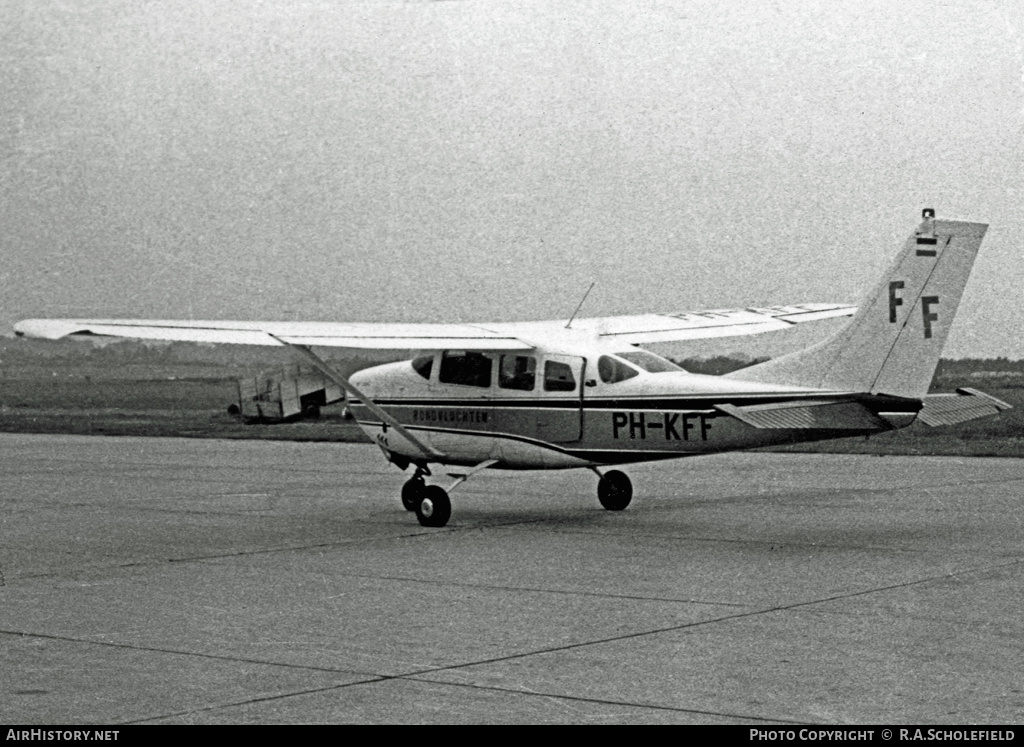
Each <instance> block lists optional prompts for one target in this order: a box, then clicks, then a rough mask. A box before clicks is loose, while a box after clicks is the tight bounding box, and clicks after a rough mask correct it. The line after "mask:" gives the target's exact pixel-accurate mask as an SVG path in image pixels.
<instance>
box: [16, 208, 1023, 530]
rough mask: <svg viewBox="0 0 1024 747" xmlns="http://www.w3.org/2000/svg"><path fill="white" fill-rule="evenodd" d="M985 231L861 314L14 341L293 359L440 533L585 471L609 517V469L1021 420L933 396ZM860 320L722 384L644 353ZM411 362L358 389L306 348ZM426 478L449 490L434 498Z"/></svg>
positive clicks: (901, 277)
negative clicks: (552, 479)
mask: <svg viewBox="0 0 1024 747" xmlns="http://www.w3.org/2000/svg"><path fill="white" fill-rule="evenodd" d="M986 229H987V225H985V224H982V223H969V222H964V221H951V220H937V219H936V218H935V214H934V211H932V210H925V211H924V214H923V221H922V223H921V224H920V226H919V227H918V229H917V231H916V232H915V233H914V234H913V235H912V236H911V237H910V238H909V239H908V241H907V242H906V245H905V246H904V247H903V250H902V251H901V252H900V253H899V255H898V256H897V258H896V260H895V262H894V263H893V265H892V266H891V267H890V268H889V269H888V270H887V271H886V273H885V274H884V275H883V276H882V278H881V280H880V282H879V283H878V285H877V286H875V288H874V290H872V291H871V292H870V293H869V294H868V295H867V297H866V299H865V300H864V302H863V303H862V304H861V305H860V307H859V308H855V307H851V306H843V305H837V304H801V305H797V306H777V307H771V308H749V309H739V310H728V311H709V312H696V313H679V314H665V315H661V314H649V315H642V316H620V317H605V318H591V319H579V320H574V319H570V320H569V322H568V323H565V322H562V321H547V322H512V323H496V324H377V323H352V324H333V323H323V322H308V323H302V322H228V321H216V322H203V321H159V320H114V319H31V320H26V321H23V322H20V323H18V324H17V325H16V326H15V331H16V332H17V334H19V335H25V336H28V337H39V338H47V339H57V338H61V337H64V336H67V335H109V336H116V337H132V338H143V339H155V340H181V341H194V342H219V343H234V344H246V345H287V346H290V347H291V348H292V349H293V350H294V351H295V352H296V353H297V354H299V355H300V356H302V357H304V358H305V359H307V360H309V361H310V362H312V363H313V365H314V366H316V367H317V368H319V369H320V370H321V371H322V372H323V373H324V375H325V376H327V377H328V378H329V379H331V380H333V381H334V382H335V383H337V384H338V385H339V386H341V387H342V388H343V389H344V390H345V391H346V392H347V394H348V399H349V408H350V410H351V412H352V414H353V415H354V416H355V418H356V420H357V422H358V423H359V425H360V427H361V428H362V429H363V430H364V431H365V432H366V434H367V435H368V436H369V437H370V438H371V439H372V440H373V441H374V442H375V443H376V444H377V445H378V446H379V447H380V449H381V450H382V451H383V452H384V455H385V457H386V458H387V459H388V460H389V461H390V462H392V463H393V464H395V465H396V466H397V467H398V468H399V469H402V470H406V469H408V468H409V467H410V466H412V467H414V472H413V474H412V476H411V478H410V479H409V480H408V481H407V482H406V483H405V484H404V486H403V487H402V503H403V505H404V506H405V508H406V509H407V510H409V511H415V513H416V516H417V518H418V520H419V522H420V524H422V525H424V526H430V527H441V526H444V525H445V524H446V523H447V522H448V519H449V517H450V515H451V502H450V500H449V497H448V493H449V492H450V491H451V490H452V489H453V488H455V487H456V486H457V485H459V484H460V483H461V482H462V481H463V480H465V479H467V478H468V477H469V476H470V475H472V474H474V473H475V472H477V471H479V470H483V469H487V468H494V469H569V468H574V467H584V468H589V469H591V470H593V471H594V472H595V473H596V474H597V476H598V485H597V493H598V499H599V501H600V503H601V505H602V506H603V507H604V508H606V509H609V510H612V511H621V510H622V509H624V508H625V507H626V506H627V505H629V503H630V501H631V499H632V496H633V488H632V484H631V482H630V480H629V478H628V477H627V476H626V475H625V474H624V473H622V472H621V471H619V470H617V469H610V470H606V471H603V472H602V471H601V470H602V469H604V468H607V467H609V466H612V465H621V464H626V463H635V462H644V461H650V460H655V459H673V458H677V457H687V456H696V455H699V454H710V453H715V452H723V451H732V450H739V449H748V448H753V447H758V446H767V445H772V444H781V443H789V442H797V441H816V440H822V439H829V438H840V437H844V436H852V435H869V434H873V433H880V432H883V431H889V430H894V429H897V428H903V427H905V426H907V425H910V423H912V422H913V421H914V420H920V421H921V422H923V423H925V424H926V425H931V426H935V425H947V424H952V423H958V422H962V421H965V420H970V419H973V418H977V417H984V416H987V415H993V414H996V413H998V412H999V411H1000V410H1004V409H1007V408H1008V407H1009V405H1007V404H1006V403H1005V402H1001V401H1000V400H997V399H995V398H994V397H991V396H989V395H986V394H983V393H981V392H978V391H976V390H973V389H966V388H964V389H958V390H957V393H956V394H940V395H930V394H928V387H929V385H930V383H931V380H932V377H933V375H934V373H935V367H936V365H937V364H938V360H939V355H940V353H941V352H942V348H943V345H944V344H945V341H946V336H947V333H948V331H949V327H950V324H951V323H952V321H953V317H954V314H955V313H956V309H957V306H958V304H959V302H960V298H961V295H962V294H963V290H964V287H965V285H966V284H967V278H968V276H969V274H970V271H971V267H972V265H973V263H974V259H975V256H976V255H977V252H978V249H979V247H980V246H981V240H982V237H983V236H984V234H985V230H986ZM841 315H846V316H850V315H852V317H853V318H852V319H851V320H850V321H849V322H848V323H847V324H846V325H845V326H844V327H843V328H842V329H840V330H839V331H838V332H836V333H835V334H834V335H833V336H831V337H830V338H828V339H826V340H825V341H823V342H821V343H819V344H817V345H814V346H812V347H809V348H807V349H805V350H801V351H798V352H796V353H791V354H789V355H785V356H782V357H779V358H776V359H774V360H769V361H767V362H765V363H761V364H758V365H754V366H750V367H748V368H744V369H741V370H739V371H735V372H733V373H730V374H727V375H725V376H707V375H698V374H693V373H688V372H687V371H684V370H683V369H682V368H680V367H679V366H677V365H675V364H674V363H672V362H670V361H668V360H666V359H665V358H662V357H660V356H658V355H655V354H654V353H651V352H649V351H646V350H642V349H640V348H638V347H637V345H639V344H642V343H655V342H666V341H676V340H686V339H696V338H706V337H721V336H729V335H744V334H755V333H760V332H766V331H771V330H775V329H783V328H788V327H789V326H791V325H792V324H797V323H800V322H804V321H813V320H817V319H824V318H829V317H835V316H841ZM314 346H316V347H321V346H322V347H342V348H355V349H376V350H380V349H387V350H417V351H422V352H423V354H422V355H420V356H418V357H415V358H413V359H412V360H407V361H404V362H400V363H389V364H386V365H382V366H376V367H373V368H369V369H365V370H362V371H359V372H357V373H355V374H353V375H352V376H351V377H349V378H346V377H344V376H342V375H340V374H339V373H338V372H337V371H335V370H334V369H333V368H332V366H330V365H329V364H328V363H326V362H325V361H324V360H323V359H322V358H320V356H319V355H317V354H316V353H315V352H314V351H313V350H312V348H313V347H314ZM431 464H439V465H442V468H443V469H450V468H452V467H456V468H459V467H461V468H468V469H463V470H461V471H455V472H449V473H448V474H449V477H452V478H455V482H454V483H453V484H451V485H450V486H449V487H448V489H447V490H446V489H445V488H443V487H441V486H440V485H437V484H430V485H428V484H427V483H426V480H425V478H426V477H429V476H431V471H430V466H429V465H431Z"/></svg>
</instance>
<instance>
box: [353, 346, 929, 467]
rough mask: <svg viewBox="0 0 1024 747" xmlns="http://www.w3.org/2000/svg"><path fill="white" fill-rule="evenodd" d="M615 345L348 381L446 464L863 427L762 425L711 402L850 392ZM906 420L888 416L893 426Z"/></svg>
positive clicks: (422, 366) (418, 362) (393, 450)
mask: <svg viewBox="0 0 1024 747" xmlns="http://www.w3.org/2000/svg"><path fill="white" fill-rule="evenodd" d="M619 347H626V350H618V348H609V347H604V348H602V347H598V346H591V347H589V348H584V349H581V348H569V349H565V348H562V349H560V350H558V351H546V350H535V351H529V352H525V353H524V352H519V351H514V352H508V351H497V352H486V351H481V352H474V351H445V352H437V353H432V354H429V355H425V356H423V357H421V358H417V359H415V360H413V361H403V362H400V363H391V364H387V365H383V366H377V367H374V368H370V369H366V370H364V371H361V372H359V373H357V374H355V375H354V376H352V378H351V381H352V384H353V385H355V386H356V387H357V388H358V389H359V390H361V391H362V392H363V393H364V394H365V395H367V396H368V397H370V398H372V399H373V401H374V402H375V403H376V404H377V405H378V406H380V407H382V408H383V409H384V410H385V411H386V412H387V413H388V414H389V415H390V416H392V417H393V418H394V419H395V420H397V421H398V422H399V423H401V424H402V425H403V426H404V427H405V428H406V430H407V431H408V432H409V433H411V434H413V435H414V436H415V438H417V439H419V440H420V441H421V443H424V444H427V445H429V446H430V447H431V448H433V449H435V450H436V451H437V452H440V453H442V454H443V455H444V458H443V459H440V460H438V461H442V462H444V463H449V464H477V463H480V462H483V461H485V460H497V464H496V465H495V466H496V467H500V468H506V469H559V468H571V467H588V466H597V465H607V464H620V463H628V462H643V461H650V460H656V459H669V458H678V457H684V456H692V455H696V454H706V453H711V452H717V451H730V450H736V449H746V448H753V447H757V446H767V445H771V444H778V443H787V442H792V441H800V440H816V439H821V438H829V437H837V436H846V435H853V434H854V433H858V432H863V431H861V430H855V431H853V432H851V430H850V429H848V428H847V429H837V430H836V431H835V432H823V430H822V429H808V428H797V429H787V428H773V429H767V430H766V429H762V428H757V427H753V426H751V425H749V424H748V423H745V422H742V421H741V420H739V419H737V418H735V417H731V416H730V415H728V414H727V413H725V412H723V411H722V410H720V409H716V408H717V407H718V406H720V405H738V406H757V405H765V404H770V403H776V402H793V401H796V400H807V401H815V400H816V399H820V398H821V397H823V396H827V397H836V396H840V397H841V396H852V393H840V392H826V391H823V390H820V389H808V388H800V387H790V386H779V385H773V384H765V383H755V382H746V381H741V380H738V379H731V378H723V377H718V376H707V375H701V374H692V373H688V372H686V371H683V370H682V369H679V368H678V367H676V366H674V365H672V364H670V363H668V362H667V361H665V360H664V359H661V358H658V357H657V356H654V355H652V354H650V353H647V352H646V351H640V350H638V349H636V348H631V347H629V346H619ZM624 356H625V357H624ZM652 369H654V370H652ZM350 406H351V409H352V412H353V414H354V415H355V417H356V419H357V421H358V422H359V425H360V426H361V427H362V428H363V430H364V431H365V432H366V433H367V435H368V436H369V437H370V438H371V439H372V440H374V442H376V443H377V444H378V445H380V446H381V447H382V448H383V449H385V451H387V452H388V453H390V454H397V455H401V456H402V457H406V458H409V459H412V460H414V461H415V460H417V459H419V458H421V457H422V456H423V455H422V451H421V449H420V447H418V446H417V445H415V444H412V443H409V442H408V441H407V440H406V439H405V438H403V437H402V435H401V434H399V433H398V432H397V431H396V429H395V428H393V427H390V426H388V425H387V424H386V423H382V422H381V419H380V418H378V417H375V416H374V415H373V414H372V413H371V412H370V411H369V410H368V409H367V408H365V407H363V406H361V405H360V404H359V403H358V402H356V401H353V402H351V405H350ZM912 420H913V416H912V415H910V416H909V418H907V417H904V418H902V419H901V420H900V422H894V421H893V420H892V419H891V418H890V419H889V421H887V422H888V423H890V425H889V426H888V427H893V426H895V427H899V426H902V425H906V424H907V423H909V422H910V421H912ZM882 429H883V428H873V429H872V430H874V431H877V430H882ZM868 432H871V430H869V431H868Z"/></svg>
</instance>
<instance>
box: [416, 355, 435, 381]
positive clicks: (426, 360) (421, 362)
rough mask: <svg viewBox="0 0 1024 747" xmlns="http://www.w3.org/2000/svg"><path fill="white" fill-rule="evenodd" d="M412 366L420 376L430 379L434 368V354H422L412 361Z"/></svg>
mask: <svg viewBox="0 0 1024 747" xmlns="http://www.w3.org/2000/svg"><path fill="white" fill-rule="evenodd" d="M412 367H413V368H414V369H415V370H416V373H418V374H419V375H420V376H422V377H423V378H424V379H426V380H427V381H430V372H431V371H433V370H434V356H432V355H421V356H420V357H419V358H416V359H414V360H413V362H412Z"/></svg>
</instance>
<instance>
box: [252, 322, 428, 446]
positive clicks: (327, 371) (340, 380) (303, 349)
mask: <svg viewBox="0 0 1024 747" xmlns="http://www.w3.org/2000/svg"><path fill="white" fill-rule="evenodd" d="M267 334H270V333H269V332H268V333H267ZM270 336H271V337H273V338H274V339H275V340H277V341H278V342H280V343H281V344H282V345H287V346H288V347H290V348H291V349H292V350H294V351H295V352H296V353H298V354H299V355H301V356H302V357H303V358H305V359H306V360H308V361H309V362H310V363H312V364H313V365H314V366H316V367H317V369H318V370H319V371H320V372H321V373H322V374H323V375H324V376H326V377H327V378H329V379H330V380H331V381H333V382H334V383H335V384H337V385H338V386H340V387H341V388H342V389H344V390H345V391H346V392H348V393H349V394H350V395H352V396H353V397H355V398H356V399H357V400H359V401H360V402H362V404H363V406H364V407H366V409H367V410H369V411H370V412H372V413H373V414H374V415H376V416H377V417H378V418H380V419H381V421H383V422H385V423H387V424H388V426H389V427H391V428H394V429H395V431H397V432H398V434H399V435H400V436H401V437H402V438H404V439H405V440H406V441H408V442H409V443H411V444H412V445H413V446H415V447H416V448H417V449H419V450H420V451H421V452H422V453H423V456H425V457H427V458H429V459H432V460H434V461H444V457H445V455H444V454H443V453H441V452H440V451H438V450H437V449H435V448H433V447H432V446H428V445H427V444H425V443H423V442H422V441H420V440H419V439H418V438H416V436H414V435H412V434H411V433H410V432H409V431H408V430H406V428H405V426H404V425H402V424H401V423H399V422H398V421H397V420H395V419H394V418H393V417H391V416H390V415H388V413H386V412H385V411H384V410H383V409H382V408H381V407H380V406H378V405H377V404H376V403H375V402H374V401H373V400H372V399H370V398H369V397H367V396H366V395H365V394H363V393H362V392H361V391H359V390H358V389H356V388H355V387H354V386H352V384H351V382H349V380H348V379H346V378H345V377H344V376H342V375H341V374H340V373H338V372H337V371H335V370H334V368H333V367H332V366H331V365H330V364H328V363H327V362H326V361H324V360H323V359H322V358H321V357H320V356H318V355H317V354H316V353H314V352H313V351H312V350H310V349H309V347H307V346H306V345H297V344H295V343H292V342H286V341H285V340H282V339H281V338H280V337H278V336H277V335H273V334H270Z"/></svg>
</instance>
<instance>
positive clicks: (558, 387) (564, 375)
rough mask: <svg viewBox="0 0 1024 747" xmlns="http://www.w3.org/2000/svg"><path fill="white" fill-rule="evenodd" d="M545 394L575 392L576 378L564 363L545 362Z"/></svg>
mask: <svg viewBox="0 0 1024 747" xmlns="http://www.w3.org/2000/svg"><path fill="white" fill-rule="evenodd" d="M544 391H545V392H575V391H576V377H575V376H573V375H572V369H571V368H570V367H569V365H568V364H566V363H559V362H558V361H547V362H545V363H544Z"/></svg>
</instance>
